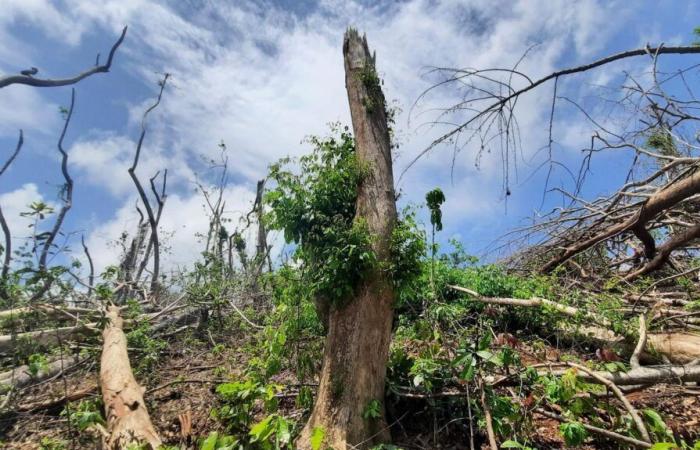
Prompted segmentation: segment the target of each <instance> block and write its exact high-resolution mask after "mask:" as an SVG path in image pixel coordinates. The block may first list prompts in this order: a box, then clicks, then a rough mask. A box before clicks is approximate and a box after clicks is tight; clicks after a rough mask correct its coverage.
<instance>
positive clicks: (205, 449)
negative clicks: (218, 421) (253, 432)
mask: <svg viewBox="0 0 700 450" xmlns="http://www.w3.org/2000/svg"><path fill="white" fill-rule="evenodd" d="M239 442H240V441H239V440H238V439H236V438H234V437H233V436H227V435H220V434H219V433H218V432H216V431H212V432H211V433H209V436H207V437H206V439H204V440H203V441H202V442H201V443H200V444H199V450H239V449H243V446H242V445H239Z"/></svg>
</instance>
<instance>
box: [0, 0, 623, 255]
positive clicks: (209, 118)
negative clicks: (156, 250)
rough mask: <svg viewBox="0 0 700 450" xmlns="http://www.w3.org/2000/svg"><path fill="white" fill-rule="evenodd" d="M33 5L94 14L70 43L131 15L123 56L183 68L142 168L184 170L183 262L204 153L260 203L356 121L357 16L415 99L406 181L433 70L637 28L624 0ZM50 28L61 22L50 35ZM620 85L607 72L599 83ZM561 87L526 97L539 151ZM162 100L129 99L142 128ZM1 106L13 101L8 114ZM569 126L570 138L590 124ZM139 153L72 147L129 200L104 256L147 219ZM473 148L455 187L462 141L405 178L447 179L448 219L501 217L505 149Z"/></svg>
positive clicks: (566, 47) (533, 144)
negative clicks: (297, 164) (132, 176)
mask: <svg viewBox="0 0 700 450" xmlns="http://www.w3.org/2000/svg"><path fill="white" fill-rule="evenodd" d="M21 3H22V2H20V1H19V0H15V1H13V9H12V10H13V16H12V17H14V18H16V17H20V16H21V17H22V18H23V20H34V21H35V22H36V23H37V24H38V25H39V26H41V27H42V29H45V30H47V33H49V34H50V33H54V32H60V30H65V27H66V26H68V25H66V24H75V23H78V24H80V26H78V27H77V28H76V30H73V31H72V32H71V33H70V37H68V38H65V39H67V41H68V42H69V43H70V42H72V41H71V39H78V38H79V37H80V36H81V35H86V32H85V31H86V30H89V31H92V30H95V29H99V30H105V29H106V30H108V31H109V32H110V33H116V32H118V31H119V30H120V29H121V27H122V26H123V25H124V24H128V25H129V33H128V35H127V39H126V41H125V43H124V45H123V47H122V48H121V49H120V52H121V55H120V58H119V64H122V65H123V67H126V68H128V70H129V71H130V72H131V73H132V74H135V75H137V76H140V77H143V78H145V79H146V80H148V83H154V82H155V80H156V79H158V78H159V77H160V75H158V72H164V71H168V72H170V73H172V74H173V77H172V82H171V84H170V86H169V87H168V89H166V93H165V97H164V101H163V103H162V105H161V107H160V109H159V110H158V111H157V114H156V115H154V116H153V117H151V118H150V119H149V127H150V129H151V131H150V132H149V138H148V139H149V148H148V149H145V151H144V157H143V158H144V159H143V161H142V163H141V165H140V169H139V172H140V173H142V174H143V175H142V176H143V177H145V176H150V175H152V174H153V173H154V172H155V171H156V170H161V169H164V168H168V169H169V170H170V174H171V176H170V181H171V183H172V184H171V185H172V186H173V188H174V190H173V191H172V192H174V193H173V194H172V195H171V196H170V198H169V200H168V204H167V205H166V212H165V214H166V215H165V216H164V218H163V220H164V222H163V227H164V228H166V229H171V230H177V232H176V234H175V237H174V238H173V241H172V248H173V255H172V256H171V257H169V259H170V261H171V262H170V264H172V265H176V264H179V263H185V262H187V261H192V260H193V259H194V258H195V257H196V255H198V253H199V248H198V247H197V246H196V245H194V240H193V238H192V236H193V233H194V231H202V230H203V229H204V228H206V219H205V218H204V215H203V214H202V213H201V211H200V210H199V209H198V208H199V200H198V199H197V198H196V197H191V196H189V194H183V187H184V186H187V185H188V183H189V182H191V181H192V179H193V178H194V173H195V172H196V171H197V170H199V169H201V165H199V164H198V163H197V162H196V160H197V156H198V155H199V154H201V153H204V154H207V155H210V156H213V155H215V152H217V151H218V150H217V144H218V143H219V142H220V140H221V139H223V140H224V141H225V142H226V144H227V146H228V148H229V149H230V154H231V170H232V177H233V179H234V180H235V182H236V183H238V184H237V185H236V186H234V187H233V188H232V191H231V195H232V196H233V197H231V201H233V202H238V201H239V200H241V199H242V198H246V199H249V198H250V196H249V195H248V194H249V193H250V192H249V190H248V189H247V188H246V187H245V186H248V185H249V184H250V183H251V182H252V181H254V180H256V179H258V178H260V177H261V176H263V174H264V172H265V170H266V166H267V165H268V164H269V163H270V162H273V161H274V160H276V159H277V158H279V157H282V156H286V155H287V154H299V153H301V152H304V151H306V150H307V149H306V148H305V147H304V146H300V145H298V143H299V141H300V140H301V139H302V138H303V137H304V136H305V135H307V134H324V133H325V132H326V129H327V128H326V126H325V124H326V123H327V122H330V121H335V120H341V121H343V122H345V123H349V113H348V107H347V98H346V93H345V88H344V73H343V63H342V52H341V39H342V33H343V30H344V29H345V27H346V26H348V25H356V26H357V27H359V28H360V29H361V30H363V31H365V32H366V33H367V35H368V40H369V44H370V46H371V47H372V48H373V49H376V51H377V55H378V65H379V71H380V73H381V75H382V76H383V78H384V80H385V85H384V88H385V91H386V93H387V96H388V98H389V99H397V100H398V101H399V103H400V105H401V106H402V107H403V109H404V112H403V114H401V115H400V116H399V117H398V122H397V128H398V129H399V131H400V132H402V136H403V141H404V142H403V146H402V149H401V157H400V158H399V160H398V161H397V163H396V169H395V171H396V175H397V178H398V173H399V172H400V170H401V169H402V168H403V167H405V165H406V163H407V162H408V161H410V159H411V158H412V157H413V156H415V155H416V154H417V153H418V152H419V151H421V150H422V149H424V148H426V146H427V145H428V144H429V143H430V141H431V139H432V138H435V137H437V131H439V130H432V131H430V130H429V129H426V128H418V127H417V125H419V124H420V123H421V122H422V121H425V120H428V121H429V120H431V117H432V118H434V116H432V115H431V114H427V115H423V116H416V117H415V118H414V119H415V120H414V121H413V123H411V124H410V125H409V124H407V116H408V114H407V113H408V110H409V109H410V106H411V105H412V104H413V102H414V100H415V99H416V97H417V96H418V94H420V93H421V92H422V91H423V90H424V89H426V88H427V87H428V86H430V83H431V81H434V80H430V79H428V80H426V79H422V78H421V77H420V74H421V73H423V72H425V69H426V66H431V65H436V66H437V65H439V66H454V67H480V68H483V67H509V66H512V65H513V64H514V63H515V62H516V61H517V60H518V59H519V58H520V57H521V56H522V54H523V52H524V51H525V49H527V48H528V47H529V46H530V45H531V44H538V45H537V46H536V47H535V48H533V49H532V51H531V52H530V54H529V56H528V57H527V58H526V59H525V60H524V61H523V62H522V63H521V65H520V69H521V70H522V71H523V72H526V73H528V74H529V75H531V76H532V77H533V78H535V77H537V76H541V75H544V74H547V73H549V72H551V71H552V70H554V69H555V68H558V66H559V65H560V64H561V61H562V60H563V59H568V60H574V61H579V60H581V59H583V60H585V59H588V58H589V57H590V56H591V55H592V54H594V53H597V52H598V51H599V50H600V49H601V48H602V47H603V46H604V45H605V44H606V43H607V40H608V39H609V37H610V36H611V35H612V34H613V33H614V32H615V31H616V26H620V25H616V23H622V22H623V21H615V22H611V21H610V20H609V17H610V15H611V11H613V10H614V14H615V16H616V17H618V18H619V17H625V14H627V13H626V12H625V11H626V10H625V9H624V8H623V6H622V5H621V4H620V3H617V2H599V1H595V0H586V1H582V2H576V3H572V2H569V1H564V0H562V1H546V0H527V1H526V0H520V1H516V2H505V1H504V2H492V1H487V0H478V1H474V2H470V3H469V4H465V3H464V2H462V1H457V0H451V1H444V2H433V1H428V0H413V1H409V2H402V3H397V4H387V5H381V6H364V5H362V4H361V3H360V2H345V1H331V0H326V1H323V2H321V5H320V7H319V8H318V10H316V11H315V12H312V13H311V14H310V15H308V16H304V17H295V16H291V15H289V14H287V13H285V12H283V11H280V10H278V9H275V8H274V7H271V6H269V5H267V6H260V5H258V4H256V3H254V2H242V3H236V4H232V3H225V2H203V5H204V6H202V7H201V8H200V9H199V10H194V11H187V13H186V14H182V13H180V12H176V11H175V8H177V7H180V8H183V9H184V8H187V6H184V5H182V4H179V3H178V4H175V3H172V4H170V6H168V4H167V3H159V2H155V1H150V0H105V1H102V2H97V3H96V2H93V1H88V0H66V1H65V4H64V6H63V8H62V11H61V14H59V16H60V17H56V15H55V14H54V13H53V12H52V11H53V10H55V8H53V7H49V8H48V10H49V13H48V14H47V15H46V17H43V16H42V17H37V16H36V15H34V11H36V10H37V8H39V6H37V5H40V4H41V3H42V2H40V1H39V0H33V1H32V2H30V3H28V4H27V6H21V7H20V6H18V5H20V4H21ZM632 8H633V7H629V8H628V9H627V11H631V10H632ZM11 20H17V19H11ZM49 27H55V30H58V31H48V28H49ZM76 36H77V37H76ZM0 47H2V45H0ZM1 54H2V52H1V51H0V55H1ZM610 79H611V78H610V77H608V78H606V77H603V76H601V77H600V78H599V80H598V81H599V82H607V81H608V80H610ZM0 94H1V93H0ZM550 96H551V91H548V90H547V89H546V87H545V89H543V90H542V91H541V92H540V91H538V92H532V93H530V94H528V95H527V96H524V97H523V98H522V99H521V101H520V103H519V109H518V118H519V125H520V130H521V132H522V136H521V140H522V142H523V150H524V151H525V152H526V153H525V155H523V156H524V157H525V159H526V160H527V159H529V157H530V156H531V155H532V152H533V151H535V150H537V149H539V148H540V147H541V146H542V145H543V144H544V143H545V142H546V119H547V118H548V112H549V107H550V101H551V97H550ZM458 98H459V92H457V91H456V90H455V89H453V88H451V89H448V90H443V91H439V92H436V94H435V95H434V96H431V97H430V98H429V99H428V101H427V102H425V103H421V104H420V105H419V110H417V112H421V111H424V112H425V111H429V110H430V109H431V108H434V107H444V106H448V105H450V104H452V103H454V102H455V101H457V100H458ZM151 101H152V100H151V99H148V100H143V102H137V103H136V104H134V105H131V107H130V110H129V112H130V118H131V120H130V123H131V128H132V129H136V128H137V124H138V121H139V120H140V117H141V113H142V112H143V110H144V109H145V105H147V104H150V102H151ZM31 110H32V111H35V110H36V108H35V107H32V109H31ZM2 114H3V109H2V108H0V118H1V117H2ZM6 114H8V113H6ZM26 115H27V116H30V115H31V113H27V114H26ZM0 123H2V122H1V121H0ZM0 132H2V130H1V129H0ZM562 134H563V135H565V136H566V139H569V138H570V137H573V136H574V135H576V136H578V134H580V130H575V131H573V132H569V133H568V134H567V132H563V133H562ZM133 148H134V146H133V139H129V138H125V137H123V136H117V135H113V134H104V133H102V134H100V133H97V134H93V135H91V137H90V138H89V139H85V140H81V141H79V142H77V143H75V144H74V145H73V146H72V148H71V161H72V164H73V165H75V166H76V167H77V168H78V169H79V171H80V172H81V173H83V174H84V175H85V176H86V179H87V180H88V181H89V182H90V183H92V184H95V185H103V186H104V187H105V188H106V189H108V190H109V192H110V193H111V194H112V195H113V196H115V197H116V198H118V199H119V200H120V204H122V205H123V206H122V207H121V208H119V209H118V210H117V211H116V213H115V214H114V217H113V218H112V219H111V220H109V221H108V222H107V223H104V224H98V225H97V226H96V227H95V231H94V232H93V233H92V234H91V237H90V246H91V248H93V249H94V250H93V252H94V253H95V255H96V259H98V260H99V261H100V264H102V265H105V264H109V263H114V262H115V260H114V259H115V255H114V252H113V250H109V249H108V248H107V247H106V246H105V244H104V241H105V240H106V239H114V238H116V237H117V236H118V235H119V234H120V233H121V231H123V230H124V229H126V230H131V229H133V226H134V223H135V222H134V220H135V219H134V213H133V212H132V211H133V202H131V201H126V197H130V195H131V192H133V191H132V187H131V181H130V180H129V179H128V176H127V174H126V171H125V169H126V167H127V166H128V164H129V162H130V160H131V157H132V155H133V153H132V152H133ZM474 150H475V148H474V147H473V146H470V147H468V148H467V149H466V150H465V151H464V152H463V154H462V155H460V156H459V157H458V158H457V159H456V161H455V174H456V176H457V178H456V179H455V184H454V185H452V184H451V183H449V182H448V180H449V176H450V170H449V169H450V165H451V154H450V151H449V149H446V148H440V149H436V151H435V152H434V154H433V155H432V156H430V157H428V158H425V159H423V160H422V161H421V162H420V163H419V164H418V165H417V166H416V167H415V168H414V169H412V170H411V171H410V172H409V173H408V175H407V178H406V181H405V183H404V184H402V186H403V188H404V191H405V197H407V198H408V199H410V200H413V201H415V202H422V200H423V195H424V194H425V192H426V191H427V190H429V189H431V188H432V187H434V186H435V185H436V184H440V185H442V187H443V189H445V190H446V191H447V194H448V202H450V208H449V210H448V212H447V215H446V217H447V219H448V220H449V221H451V222H452V223H460V222H463V221H464V220H467V219H468V218H470V217H473V216H476V215H479V216H480V219H481V220H484V217H487V216H491V217H492V218H494V217H496V216H495V213H496V212H497V211H500V210H501V209H500V204H499V203H498V202H499V200H500V199H501V198H502V195H503V192H502V189H501V176H502V159H501V156H500V155H499V154H498V153H496V154H491V155H488V154H487V155H485V157H484V158H483V160H482V164H481V170H480V171H476V170H475V169H474V167H473V165H474ZM107 173H108V174H109V179H108V180H105V174H107ZM236 189H238V190H239V191H236ZM246 201H247V200H246ZM494 205H496V206H494ZM494 220H496V219H494Z"/></svg>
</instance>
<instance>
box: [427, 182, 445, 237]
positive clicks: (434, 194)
mask: <svg viewBox="0 0 700 450" xmlns="http://www.w3.org/2000/svg"><path fill="white" fill-rule="evenodd" d="M425 201H426V203H427V205H428V209H429V210H430V223H431V224H432V226H433V227H434V229H435V231H441V230H442V210H441V209H440V205H442V204H443V203H444V202H445V194H443V193H442V190H441V189H440V188H435V189H433V190H432V191H430V192H428V193H427V194H425Z"/></svg>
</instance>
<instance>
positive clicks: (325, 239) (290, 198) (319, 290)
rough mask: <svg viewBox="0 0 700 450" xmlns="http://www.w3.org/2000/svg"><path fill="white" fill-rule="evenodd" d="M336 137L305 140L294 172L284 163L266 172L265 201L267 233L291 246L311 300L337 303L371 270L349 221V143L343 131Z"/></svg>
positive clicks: (353, 172)
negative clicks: (270, 183)
mask: <svg viewBox="0 0 700 450" xmlns="http://www.w3.org/2000/svg"><path fill="white" fill-rule="evenodd" d="M333 130H334V132H335V133H336V134H338V133H339V135H338V136H337V137H329V138H325V139H322V138H317V137H311V138H309V139H308V141H309V142H310V143H311V144H312V145H313V147H314V150H313V152H312V153H310V154H308V155H306V156H303V157H301V158H300V159H299V160H298V165H299V168H298V173H293V172H292V171H291V170H290V167H289V166H290V165H291V163H292V161H291V160H290V159H289V158H285V159H283V160H281V161H280V162H278V163H276V164H274V165H272V166H271V167H270V178H271V179H273V180H274V181H275V182H276V187H275V188H273V189H271V190H270V191H269V192H268V193H267V194H266V196H265V201H266V202H267V204H268V205H269V206H270V209H271V211H270V213H269V214H268V216H267V220H268V223H269V225H270V227H271V228H273V229H279V230H283V231H284V237H285V239H286V241H287V242H290V243H294V244H296V245H297V249H296V252H295V258H296V259H297V260H299V261H301V262H302V263H303V264H304V266H305V268H306V270H305V271H304V276H305V278H306V280H305V281H306V282H307V286H308V287H309V288H310V290H311V291H312V294H313V295H316V296H318V297H320V298H324V299H326V301H331V302H342V301H343V300H345V299H347V298H348V297H349V296H350V295H351V294H352V292H353V289H354V287H355V286H356V285H357V283H358V281H359V280H360V279H362V278H363V277H364V276H365V274H366V273H367V271H368V269H370V268H372V267H374V266H375V265H376V256H375V254H374V252H373V251H372V247H371V244H372V237H371V235H370V233H369V230H368V229H367V225H366V223H364V222H362V221H355V220H354V219H355V202H356V199H357V186H358V184H359V183H360V181H361V180H362V178H363V173H364V172H365V171H364V170H362V168H361V167H360V165H359V164H358V163H357V159H356V157H355V140H354V138H353V137H352V135H351V133H350V132H349V130H348V128H347V127H345V128H343V129H342V130H339V127H338V126H337V125H336V126H334V128H333Z"/></svg>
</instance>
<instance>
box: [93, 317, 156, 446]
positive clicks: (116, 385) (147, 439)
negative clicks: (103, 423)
mask: <svg viewBox="0 0 700 450" xmlns="http://www.w3.org/2000/svg"><path fill="white" fill-rule="evenodd" d="M107 319H108V322H107V325H105V329H104V332H103V334H102V336H103V338H104V343H103V344H102V360H101V362H100V387H101V389H102V399H103V401H104V405H105V415H106V416H107V431H108V433H109V437H108V438H106V439H105V444H106V445H105V448H108V449H114V450H118V449H124V448H128V447H129V446H131V445H134V446H138V445H140V444H144V443H145V444H148V445H149V446H150V448H152V449H154V450H155V449H157V448H159V447H160V446H161V444H162V443H161V440H160V438H159V437H158V434H157V433H156V430H155V428H153V424H152V423H151V419H150V417H149V416H148V410H147V409H146V404H145V402H144V400H143V388H142V387H141V386H139V384H138V383H137V382H136V379H135V378H134V374H133V372H132V371H131V364H130V363H129V354H128V353H127V349H126V335H125V334H124V331H123V329H122V327H123V324H124V321H123V320H122V318H121V316H120V315H119V308H118V307H116V306H110V307H109V308H108V310H107ZM139 448H140V447H139Z"/></svg>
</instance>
